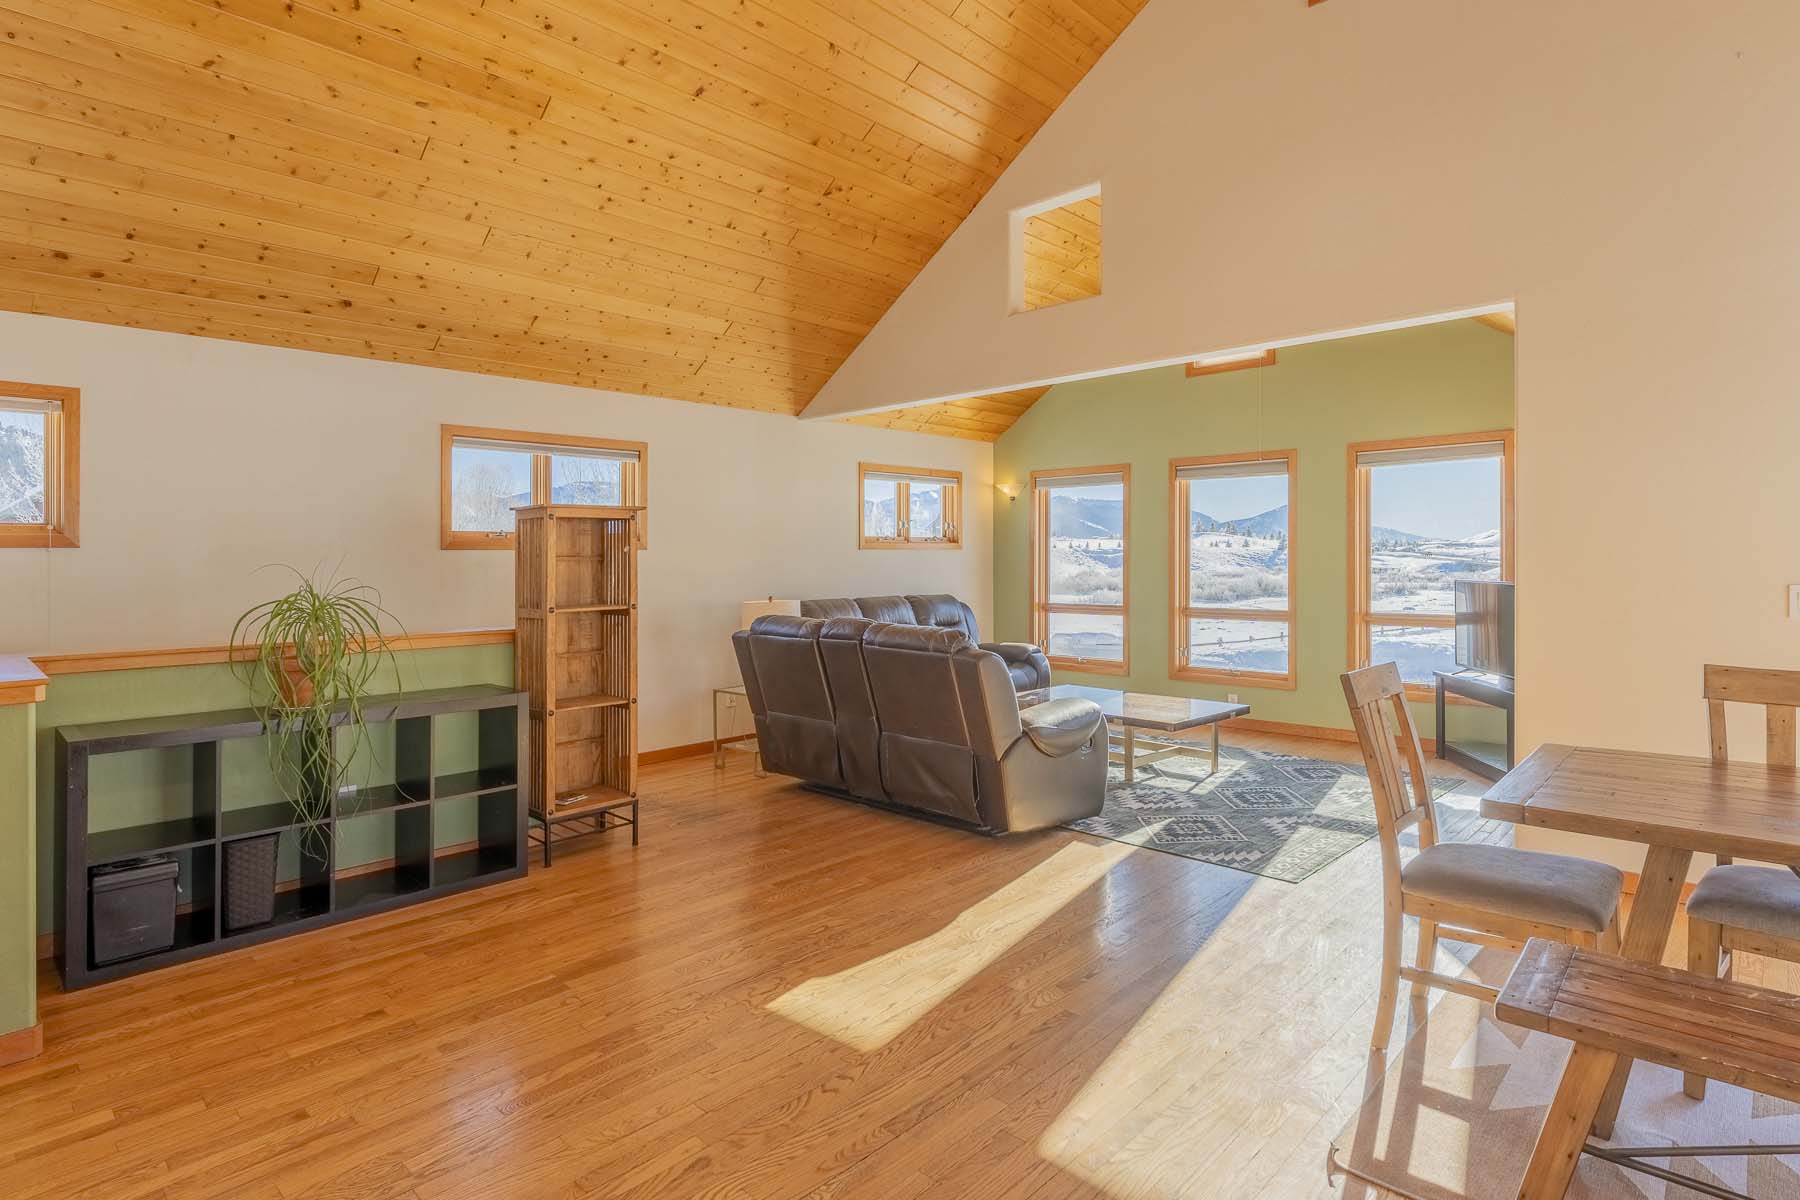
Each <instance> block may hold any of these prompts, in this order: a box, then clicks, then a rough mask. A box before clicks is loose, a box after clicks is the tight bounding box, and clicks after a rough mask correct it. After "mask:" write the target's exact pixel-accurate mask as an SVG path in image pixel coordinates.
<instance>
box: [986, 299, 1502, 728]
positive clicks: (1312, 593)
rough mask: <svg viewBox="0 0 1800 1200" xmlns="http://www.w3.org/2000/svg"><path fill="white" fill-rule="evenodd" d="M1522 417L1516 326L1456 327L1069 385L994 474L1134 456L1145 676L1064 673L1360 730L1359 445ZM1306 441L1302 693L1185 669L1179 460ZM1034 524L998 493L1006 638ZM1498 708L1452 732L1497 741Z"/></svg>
mask: <svg viewBox="0 0 1800 1200" xmlns="http://www.w3.org/2000/svg"><path fill="white" fill-rule="evenodd" d="M1197 286H1198V285H1197ZM1512 425H1513V338H1512V336H1511V335H1510V334H1506V333H1502V332H1500V331H1499V330H1496V329H1491V328H1488V327H1487V326H1485V325H1482V324H1479V323H1477V322H1475V321H1454V322H1448V323H1445V324H1440V325H1428V326H1421V327H1418V328H1413V329H1403V330H1396V331H1393V332H1389V333H1379V334H1370V335H1366V336H1363V337H1356V338H1346V339H1343V340H1341V341H1335V342H1320V343H1316V344H1313V345H1307V346H1295V347H1291V348H1289V349H1285V350H1282V351H1280V352H1279V355H1278V360H1277V362H1276V364H1275V365H1274V366H1272V367H1262V368H1257V369H1251V370H1240V371H1228V372H1225V373H1222V374H1216V375H1206V376H1201V377H1199V378H1196V379H1190V378H1188V377H1187V373H1186V370H1185V369H1184V368H1183V367H1180V366H1174V367H1163V368H1157V369H1155V370H1149V371H1139V372H1134V373H1132V374H1129V375H1119V376H1113V377H1110V378H1105V379H1091V380H1084V381H1081V382H1078V383H1066V384H1059V385H1058V386H1056V387H1053V388H1051V389H1050V390H1049V391H1048V392H1047V393H1045V395H1044V396H1043V398H1042V399H1040V400H1039V401H1038V402H1037V403H1036V404H1034V405H1032V407H1031V408H1030V410H1029V411H1027V412H1026V413H1025V415H1024V416H1023V417H1022V418H1020V420H1019V421H1018V423H1017V424H1015V425H1014V426H1013V427H1012V428H1011V429H1009V430H1008V431H1007V432H1006V433H1005V434H1003V435H1001V437H1000V440H999V441H998V442H996V443H995V446H994V479H995V481H996V482H997V483H1012V482H1017V483H1020V484H1025V483H1027V482H1028V481H1029V479H1030V477H1031V472H1032V471H1034V470H1048V469H1052V468H1057V467H1084V466H1101V465H1106V464H1111V463H1130V464H1131V494H1130V496H1129V497H1128V503H1129V505H1130V517H1131V542H1130V545H1129V546H1128V547H1127V552H1126V555H1127V561H1126V571H1127V572H1128V581H1129V584H1130V605H1131V607H1130V611H1129V612H1128V613H1127V614H1126V630H1127V636H1128V638H1129V639H1130V656H1131V673H1130V674H1129V675H1127V676H1124V677H1120V676H1117V675H1082V674H1078V673H1075V672H1062V671H1059V672H1058V676H1057V677H1058V679H1059V680H1064V681H1068V682H1079V683H1088V684H1092V685H1094V686H1097V687H1115V688H1117V687H1123V688H1127V689H1130V690H1134V691H1144V692H1160V693H1162V694H1165V695H1187V696H1203V697H1208V698H1211V699H1219V700H1222V699H1224V698H1225V694H1226V692H1227V691H1235V692H1237V693H1238V695H1239V697H1240V699H1242V700H1243V701H1244V702H1245V703H1247V704H1249V705H1250V706H1251V709H1252V716H1253V717H1254V718H1257V719H1261V720H1270V721H1283V722H1289V723H1293V724H1298V725H1311V726H1326V727H1331V728H1338V729H1346V730H1347V729H1349V727H1350V718H1349V713H1348V711H1347V710H1346V709H1345V707H1344V693H1343V689H1342V687H1341V686H1340V684H1339V683H1338V676H1339V674H1341V673H1342V672H1343V671H1344V669H1345V667H1346V666H1347V662H1346V659H1347V657H1348V643H1349V617H1348V604H1349V593H1348V587H1349V537H1350V533H1349V494H1348V487H1349V481H1348V478H1347V468H1346V465H1345V456H1346V447H1347V446H1348V445H1349V444H1350V443H1352V442H1365V441H1375V440H1378V439H1384V438H1403V437H1421V436H1426V435H1431V434H1453V433H1475V432H1481V431H1484V430H1493V429H1510V428H1511V427H1512ZM1290 448H1291V449H1296V450H1298V451H1299V463H1298V474H1297V478H1296V480H1295V482H1294V485H1293V486H1294V500H1295V502H1296V503H1297V515H1298V520H1299V525H1298V528H1297V530H1296V535H1295V541H1296V543H1297V545H1298V553H1297V555H1296V556H1295V561H1294V587H1295V595H1296V598H1297V602H1298V610H1297V617H1296V620H1297V627H1296V631H1295V649H1296V663H1297V667H1298V687H1297V688H1296V689H1295V690H1293V691H1282V690H1277V689H1273V688H1257V687H1251V686H1249V685H1248V684H1244V685H1237V684H1233V685H1231V686H1230V687H1226V686H1224V685H1218V684H1205V683H1190V682H1185V681H1176V680H1172V679H1170V678H1169V619H1168V618H1169V569H1170V564H1169V460H1170V459H1171V458H1185V457H1192V456H1199V455H1211V454H1235V453H1241V452H1244V451H1252V450H1285V449H1290ZM1520 452H1521V453H1529V450H1528V449H1525V450H1521V451H1520ZM1030 522H1031V498H1030V495H1029V492H1026V493H1023V494H1021V495H1020V497H1019V498H1018V500H1016V501H1013V502H1010V503H1009V502H1008V501H1006V500H1005V499H1004V498H997V499H996V501H995V509H994V621H995V626H996V628H995V632H994V635H993V636H995V637H997V638H1001V639H1014V640H1019V641H1026V640H1029V639H1030V635H1031V608H1030V605H1031V596H1030V572H1031V565H1030V564H1031V546H1030ZM1413 711H1414V715H1415V717H1416V719H1417V722H1418V725H1419V732H1420V734H1421V735H1422V736H1426V737H1430V736H1433V734H1434V729H1433V719H1432V716H1433V715H1432V711H1431V705H1429V704H1416V705H1414V706H1413ZM1497 716H1498V714H1497V713H1494V712H1493V711H1492V710H1486V709H1474V708H1467V707H1464V708H1462V709H1461V710H1460V711H1458V712H1457V713H1456V714H1455V715H1454V716H1453V717H1451V718H1450V723H1451V731H1452V734H1453V736H1456V737H1458V738H1465V737H1480V738H1481V739H1483V740H1496V739H1497V737H1498V736H1500V735H1497V734H1496V733H1495V729H1497V728H1499V723H1498V721H1497V720H1494V718H1497ZM1465 722H1466V723H1467V728H1465Z"/></svg>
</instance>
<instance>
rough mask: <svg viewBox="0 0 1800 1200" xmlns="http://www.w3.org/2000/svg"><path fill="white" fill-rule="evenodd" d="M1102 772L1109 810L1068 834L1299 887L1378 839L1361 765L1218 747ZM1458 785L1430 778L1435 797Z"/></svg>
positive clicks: (1075, 823)
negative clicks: (1209, 752) (1213, 767)
mask: <svg viewBox="0 0 1800 1200" xmlns="http://www.w3.org/2000/svg"><path fill="white" fill-rule="evenodd" d="M1207 766H1208V761H1207V759H1206V757H1205V756H1204V754H1200V755H1192V756H1189V755H1182V756H1178V757H1175V758H1166V759H1164V760H1163V761H1161V762H1159V763H1156V764H1154V765H1152V766H1149V767H1140V768H1139V769H1138V772H1137V780H1136V782H1134V783H1132V784H1130V785H1129V786H1127V785H1126V783H1125V780H1124V771H1123V769H1122V768H1121V767H1117V766H1115V767H1113V768H1112V769H1111V771H1110V773H1109V774H1108V776H1107V785H1106V806H1105V807H1104V808H1103V809H1101V810H1100V815H1099V816H1097V817H1089V818H1087V819H1086V820H1082V821H1072V822H1070V823H1069V824H1068V825H1067V826H1066V828H1069V829H1076V830H1080V831H1081V832H1082V833H1092V834H1096V835H1098V836H1100V837H1103V838H1111V839H1113V840H1114V841H1129V842H1133V843H1136V844H1139V845H1143V846H1146V847H1148V848H1150V849H1152V850H1162V851H1164V852H1166V853H1169V854H1179V855H1181V856H1182V857H1184V858H1197V859H1199V860H1200V861H1201V862H1209V863H1214V864H1216V865H1218V866H1221V867H1230V868H1232V869H1233V870H1236V871H1248V872H1250V873H1251V874H1253V875H1262V876H1266V877H1267V878H1270V879H1280V880H1284V881H1286V882H1288V883H1299V882H1300V881H1301V880H1302V879H1305V878H1306V877H1307V876H1308V875H1311V874H1312V873H1313V872H1314V871H1317V870H1318V869H1319V868H1321V867H1323V866H1326V865H1328V864H1329V863H1332V862H1335V861H1336V860H1337V859H1339V858H1341V857H1342V856H1343V855H1345V854H1347V853H1349V852H1350V851H1351V850H1354V849H1356V847H1358V846H1360V845H1362V844H1363V843H1364V842H1366V841H1368V840H1369V839H1370V838H1372V837H1374V836H1375V832H1376V827H1375V809H1374V807H1373V804H1374V793H1373V792H1371V791H1370V790H1369V777H1368V775H1367V774H1365V773H1364V771H1363V769H1362V768H1361V767H1359V766H1352V765H1350V764H1348V763H1336V762H1326V761H1324V760H1323V759H1317V758H1303V757H1301V756H1300V755H1297V754H1271V753H1268V752H1266V751H1262V750H1250V749H1241V748H1238V747H1233V746H1224V747H1221V748H1220V750H1219V773H1218V775H1217V776H1216V777H1213V776H1209V775H1208V773H1207ZM1461 783H1462V781H1461V780H1459V779H1456V778H1454V777H1451V776H1444V777H1441V778H1440V777H1433V779H1432V781H1431V790H1432V794H1433V795H1434V796H1443V795H1446V794H1448V793H1450V792H1452V791H1455V790H1456V789H1457V788H1458V787H1459V786H1461Z"/></svg>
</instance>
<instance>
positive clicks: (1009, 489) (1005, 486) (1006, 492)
mask: <svg viewBox="0 0 1800 1200" xmlns="http://www.w3.org/2000/svg"><path fill="white" fill-rule="evenodd" d="M994 490H995V491H997V492H999V493H1000V494H1001V495H1002V496H1005V497H1006V500H1007V503H1009V504H1010V503H1012V502H1013V501H1014V500H1017V499H1018V498H1019V493H1020V492H1022V491H1024V490H1025V489H1024V488H1023V486H1021V485H1020V484H1016V483H996V484H995V485H994Z"/></svg>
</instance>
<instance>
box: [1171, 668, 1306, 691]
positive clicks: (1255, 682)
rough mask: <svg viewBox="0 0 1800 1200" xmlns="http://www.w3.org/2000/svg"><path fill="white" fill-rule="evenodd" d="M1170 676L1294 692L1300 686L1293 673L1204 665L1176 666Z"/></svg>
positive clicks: (1187, 679)
mask: <svg viewBox="0 0 1800 1200" xmlns="http://www.w3.org/2000/svg"><path fill="white" fill-rule="evenodd" d="M1169 678H1170V679H1179V680H1181V681H1182V682H1184V683H1226V684H1232V685H1235V686H1237V687H1248V688H1265V689H1267V690H1269V691H1275V692H1292V691H1296V690H1298V689H1299V687H1300V682H1299V680H1298V679H1296V678H1295V676H1294V675H1293V674H1291V673H1290V674H1287V675H1269V674H1265V673H1263V672H1260V671H1215V670H1208V669H1207V668H1204V667H1174V668H1171V669H1170V671H1169Z"/></svg>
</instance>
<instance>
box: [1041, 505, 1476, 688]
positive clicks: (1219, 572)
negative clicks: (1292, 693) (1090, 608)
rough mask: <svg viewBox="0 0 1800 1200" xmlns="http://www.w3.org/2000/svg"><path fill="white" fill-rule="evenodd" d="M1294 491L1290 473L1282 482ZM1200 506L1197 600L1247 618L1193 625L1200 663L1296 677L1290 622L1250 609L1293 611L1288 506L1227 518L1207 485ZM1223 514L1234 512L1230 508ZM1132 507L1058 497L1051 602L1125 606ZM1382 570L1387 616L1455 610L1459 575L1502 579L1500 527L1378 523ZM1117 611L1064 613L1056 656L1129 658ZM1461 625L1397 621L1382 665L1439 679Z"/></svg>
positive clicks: (1378, 652) (1381, 601)
mask: <svg viewBox="0 0 1800 1200" xmlns="http://www.w3.org/2000/svg"><path fill="white" fill-rule="evenodd" d="M1271 484H1272V485H1273V486H1279V487H1280V488H1281V489H1282V490H1285V487H1286V480H1285V479H1276V480H1273V481H1271ZM1191 489H1192V491H1191V494H1192V495H1193V496H1194V497H1195V507H1194V508H1191V509H1190V511H1189V513H1188V519H1189V529H1188V554H1189V559H1188V566H1189V580H1190V587H1189V597H1188V602H1189V604H1190V605H1192V606H1193V607H1196V608H1214V609H1239V610H1243V611H1244V612H1245V614H1246V616H1245V617H1244V618H1240V619H1231V618H1221V617H1207V618H1195V619H1193V620H1190V621H1189V622H1188V645H1189V662H1190V663H1192V664H1193V665H1194V666H1200V667H1210V668H1218V669H1232V670H1240V671H1269V672H1276V673H1280V672H1284V671H1286V670H1287V665H1288V654H1289V646H1288V627H1287V624H1286V623H1285V622H1282V621H1268V620H1256V619H1254V618H1252V617H1250V615H1249V614H1251V613H1255V612H1258V611H1261V612H1279V611H1282V610H1285V609H1287V608H1288V607H1289V599H1288V595H1287V575H1288V544H1287V527H1288V514H1287V505H1285V504H1278V505H1275V506H1273V507H1269V508H1262V509H1259V510H1256V511H1251V512H1246V513H1242V514H1240V515H1230V516H1216V515H1214V514H1213V513H1212V512H1208V511H1205V510H1203V509H1201V508H1200V507H1198V504H1199V499H1198V497H1199V496H1200V495H1201V494H1202V488H1201V485H1200V482H1199V481H1196V483H1195V484H1193V485H1191ZM1215 507H1218V508H1219V509H1220V511H1225V512H1229V511H1230V510H1229V509H1224V508H1222V507H1221V506H1215ZM1123 535H1124V513H1123V505H1122V504H1121V503H1120V502H1118V501H1111V500H1099V499H1092V498H1077V497H1065V496H1061V495H1055V494H1053V495H1052V496H1051V498H1050V589H1049V593H1050V594H1049V597H1048V598H1049V600H1050V601H1051V603H1061V604H1118V603H1120V602H1121V601H1122V599H1123V596H1124V541H1123ZM1370 540H1371V543H1372V545H1371V562H1370V572H1371V577H1372V584H1373V593H1374V595H1373V607H1374V609H1375V611H1377V612H1386V613H1394V614H1402V613H1433V614H1436V613H1449V612H1451V611H1453V607H1454V588H1453V586H1452V581H1453V580H1455V579H1458V578H1482V579H1498V578H1499V577H1500V533H1499V531H1498V530H1495V529H1488V530H1482V531H1479V532H1475V533H1472V534H1469V535H1468V536H1464V537H1445V536H1435V537H1434V536H1429V535H1426V534H1422V533H1415V532H1412V531H1409V530H1405V529H1396V528H1393V527H1390V526H1385V525H1378V526H1376V527H1375V528H1374V529H1373V531H1372V537H1371V539H1370ZM1123 632H1124V631H1123V629H1122V627H1121V622H1120V621H1119V619H1118V618H1117V617H1109V616H1101V615H1088V614H1053V616H1052V620H1051V627H1050V637H1049V641H1050V646H1049V647H1048V649H1049V650H1050V652H1051V653H1053V654H1057V655H1071V656H1072V655H1080V656H1083V657H1087V658H1111V659H1117V658H1119V657H1120V656H1121V655H1122V653H1123ZM1453 641H1454V638H1453V631H1452V630H1449V629H1437V628H1417V627H1405V626H1392V627H1383V628H1379V629H1377V630H1376V631H1375V633H1374V647H1373V648H1374V661H1384V660H1386V659H1394V660H1396V661H1398V662H1399V663H1400V664H1401V669H1402V672H1403V674H1405V675H1406V677H1407V678H1409V679H1412V678H1423V679H1429V678H1430V672H1431V670H1432V669H1434V668H1444V667H1445V666H1446V664H1448V663H1450V661H1451V660H1452V658H1453Z"/></svg>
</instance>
